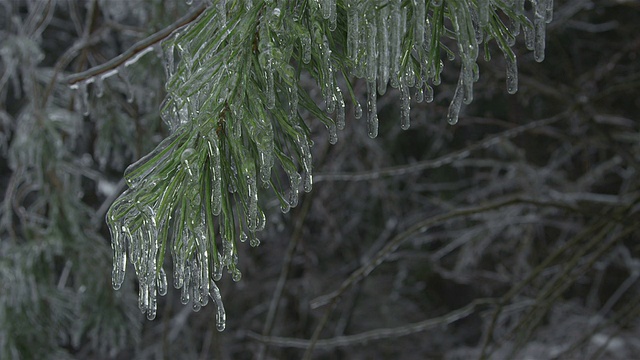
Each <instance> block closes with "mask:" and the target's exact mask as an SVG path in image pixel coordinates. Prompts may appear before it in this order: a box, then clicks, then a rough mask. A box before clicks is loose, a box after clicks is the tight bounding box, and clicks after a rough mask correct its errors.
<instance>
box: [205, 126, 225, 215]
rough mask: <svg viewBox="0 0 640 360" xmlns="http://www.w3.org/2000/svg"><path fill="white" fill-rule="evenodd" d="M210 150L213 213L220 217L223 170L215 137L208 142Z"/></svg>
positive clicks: (210, 137) (212, 136)
mask: <svg viewBox="0 0 640 360" xmlns="http://www.w3.org/2000/svg"><path fill="white" fill-rule="evenodd" d="M207 149H208V150H209V166H210V171H211V182H212V184H211V212H212V213H213V215H214V216H218V215H220V210H221V209H222V169H221V167H220V149H219V148H218V141H217V137H216V136H215V135H211V136H209V139H208V140H207Z"/></svg>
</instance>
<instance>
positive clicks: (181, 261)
mask: <svg viewBox="0 0 640 360" xmlns="http://www.w3.org/2000/svg"><path fill="white" fill-rule="evenodd" d="M177 218H179V217H177ZM178 229H179V226H176V227H175V229H174V230H175V231H174V234H173V239H174V240H173V241H174V244H175V243H178V242H179V241H180V238H179V237H178V236H179V231H178ZM184 268H185V258H184V254H183V251H182V250H181V249H174V250H173V287H174V288H176V289H180V288H182V287H183V286H184Z"/></svg>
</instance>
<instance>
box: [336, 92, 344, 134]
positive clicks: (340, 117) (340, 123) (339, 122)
mask: <svg viewBox="0 0 640 360" xmlns="http://www.w3.org/2000/svg"><path fill="white" fill-rule="evenodd" d="M335 94H336V97H337V99H338V100H337V101H336V102H337V103H338V112H337V114H336V127H337V128H338V130H343V129H344V127H345V104H344V98H343V96H342V91H341V90H340V88H339V87H337V86H336V90H335Z"/></svg>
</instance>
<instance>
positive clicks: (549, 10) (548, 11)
mask: <svg viewBox="0 0 640 360" xmlns="http://www.w3.org/2000/svg"><path fill="white" fill-rule="evenodd" d="M545 5H546V7H545V12H544V20H545V22H546V23H547V24H549V23H551V21H552V20H553V0H546V4H545Z"/></svg>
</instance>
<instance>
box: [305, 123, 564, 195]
mask: <svg viewBox="0 0 640 360" xmlns="http://www.w3.org/2000/svg"><path fill="white" fill-rule="evenodd" d="M567 114H568V112H567V111H564V112H561V113H559V114H557V115H554V116H552V117H550V118H546V119H542V120H538V121H533V122H530V123H528V124H526V125H522V126H518V127H516V128H513V129H509V130H506V131H503V132H501V133H499V134H496V135H493V136H490V137H488V138H487V139H485V140H483V141H480V142H477V143H475V144H472V145H470V146H467V147H466V148H464V149H461V150H458V151H454V152H451V153H448V154H446V155H443V156H441V157H439V158H436V159H430V160H425V161H421V162H418V163H415V164H410V165H400V166H393V167H388V168H385V169H378V170H368V171H361V172H352V173H325V174H322V173H317V174H315V175H314V178H313V181H314V182H316V183H318V182H321V181H366V180H374V179H378V178H381V177H388V176H400V175H405V174H408V173H412V172H418V171H422V170H425V169H432V168H438V167H441V166H444V165H448V164H451V163H454V162H456V161H458V160H460V159H464V158H466V157H468V156H469V155H471V152H472V151H476V150H480V149H482V148H487V147H489V146H491V145H493V144H497V143H499V142H500V140H502V139H508V138H513V137H515V136H517V135H520V134H522V133H524V132H526V131H529V130H531V129H535V128H538V127H541V126H546V125H550V124H552V123H554V122H556V121H559V120H561V119H563V118H565V116H566V115H567Z"/></svg>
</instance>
